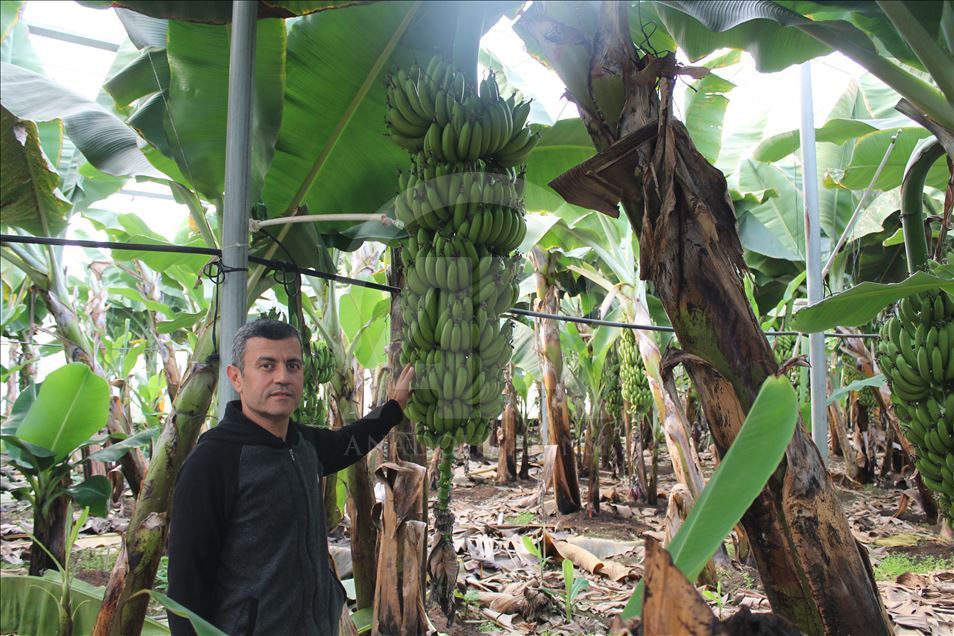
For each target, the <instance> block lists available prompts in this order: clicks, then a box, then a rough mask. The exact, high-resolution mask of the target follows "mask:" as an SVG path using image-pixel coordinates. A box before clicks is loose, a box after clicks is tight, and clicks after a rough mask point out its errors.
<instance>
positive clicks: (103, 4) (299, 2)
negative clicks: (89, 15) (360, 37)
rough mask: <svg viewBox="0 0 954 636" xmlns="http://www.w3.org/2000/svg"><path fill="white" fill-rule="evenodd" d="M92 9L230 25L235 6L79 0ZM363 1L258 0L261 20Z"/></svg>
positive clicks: (201, 0)
mask: <svg viewBox="0 0 954 636" xmlns="http://www.w3.org/2000/svg"><path fill="white" fill-rule="evenodd" d="M77 1H78V3H79V4H81V5H83V6H85V7H90V8H93V9H106V8H109V7H114V8H116V9H129V10H130V11H136V12H139V13H142V14H144V15H147V16H150V17H153V18H162V19H168V20H181V21H184V22H197V23H202V24H228V23H229V22H231V21H232V3H231V2H222V1H221V0H218V1H216V0H161V1H157V0H120V1H115V0H77ZM363 1H364V0H259V2H258V17H259V19H262V18H292V17H295V16H300V15H307V14H309V13H315V12H318V11H327V10H329V9H341V8H344V7H349V6H352V5H355V4H360V3H361V2H363Z"/></svg>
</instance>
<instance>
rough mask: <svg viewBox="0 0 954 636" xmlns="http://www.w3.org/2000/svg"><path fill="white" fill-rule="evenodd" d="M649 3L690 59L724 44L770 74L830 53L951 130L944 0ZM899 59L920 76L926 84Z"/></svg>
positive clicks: (952, 94) (953, 99)
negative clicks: (848, 60) (855, 65)
mask: <svg viewBox="0 0 954 636" xmlns="http://www.w3.org/2000/svg"><path fill="white" fill-rule="evenodd" d="M653 4H654V5H655V7H654V8H655V9H656V12H657V15H658V18H659V21H660V22H661V24H662V26H663V27H664V28H665V30H666V31H668V33H670V34H671V35H672V37H673V38H674V40H675V41H676V42H677V43H678V44H679V47H680V48H681V49H682V50H684V51H685V52H686V54H687V55H688V56H689V58H690V60H697V59H700V58H701V57H703V56H704V55H706V54H708V53H709V52H711V51H713V50H715V49H717V48H721V47H724V46H727V47H731V48H742V49H745V50H747V51H748V52H749V53H751V54H752V55H753V57H754V58H755V60H756V63H757V65H758V67H759V69H760V70H763V71H773V70H781V69H782V68H785V67H786V66H789V65H791V64H797V63H800V62H803V61H806V60H808V59H811V58H814V57H818V56H820V55H824V54H826V53H828V52H830V51H832V50H837V51H840V52H842V53H844V54H845V55H847V56H848V57H850V58H851V59H853V60H854V61H855V62H857V63H858V64H860V65H861V66H862V67H864V68H865V69H867V70H868V71H870V72H871V73H872V74H873V75H875V76H877V77H878V78H879V79H880V80H881V81H883V82H884V83H885V84H887V85H888V86H890V87H891V88H893V89H894V90H895V91H897V92H898V94H900V95H901V96H902V97H904V98H905V99H906V100H908V101H909V102H910V103H911V104H913V105H914V106H915V108H916V109H917V111H918V112H920V113H923V114H924V115H926V116H927V117H928V118H930V119H931V120H933V121H935V122H937V123H938V124H940V125H941V126H942V127H944V128H946V129H947V130H949V131H950V130H954V114H952V113H954V109H952V106H954V71H952V70H951V69H952V61H954V58H952V55H951V50H952V41H951V37H952V35H951V31H950V28H949V26H948V25H949V24H950V21H951V17H952V16H951V8H950V6H949V3H947V2H942V1H927V2H918V3H914V4H911V3H898V2H887V1H884V2H877V3H868V4H866V5H859V4H856V3H848V2H834V3H808V4H806V3H796V2H758V3H742V4H739V3H734V2H703V3H697V2H684V1H682V0H662V1H660V2H655V3H653ZM634 19H636V18H635V16H634ZM902 64H903V65H906V66H908V67H913V70H914V71H921V72H926V73H928V74H929V77H930V79H931V81H932V82H933V84H932V83H930V82H928V81H925V80H923V79H921V77H920V76H919V75H916V74H915V72H912V71H910V70H907V69H906V68H905V67H904V66H902ZM949 152H950V150H949Z"/></svg>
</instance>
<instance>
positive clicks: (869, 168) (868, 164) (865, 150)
mask: <svg viewBox="0 0 954 636" xmlns="http://www.w3.org/2000/svg"><path fill="white" fill-rule="evenodd" d="M897 130H898V129H891V130H879V131H877V132H873V133H871V134H869V135H865V136H864V137H861V138H860V139H859V140H858V143H857V145H856V146H855V151H854V154H853V156H852V159H851V163H850V164H849V165H848V167H847V168H845V171H844V174H843V175H840V176H838V175H834V177H833V178H832V179H831V183H829V181H828V180H827V179H826V183H825V185H826V186H828V187H831V185H836V186H838V187H841V188H848V189H851V190H862V189H864V188H867V187H868V184H869V183H871V179H872V177H874V174H875V170H877V168H878V164H880V163H881V160H882V159H883V158H884V154H885V151H886V150H887V149H888V144H889V143H890V141H891V137H892V136H893V135H894V134H895V132H896V131H897ZM900 130H901V136H900V137H899V138H898V140H897V142H895V147H894V150H893V151H892V152H891V156H890V157H888V161H887V163H885V166H884V169H883V171H882V172H881V175H880V176H879V177H878V179H877V181H875V183H874V186H873V187H874V189H875V190H881V191H887V190H891V189H893V188H897V187H898V186H900V185H901V180H902V179H903V178H904V171H905V168H906V166H907V163H908V159H909V158H910V157H911V154H912V153H913V152H914V149H915V147H916V146H917V145H918V142H919V141H920V140H921V139H925V138H928V137H931V136H932V135H931V133H930V132H928V131H927V130H925V129H924V128H919V127H913V126H910V127H906V128H901V129H900ZM948 177H949V173H948V171H947V162H946V161H938V162H936V163H935V164H934V166H933V167H932V168H931V170H930V171H929V172H928V175H927V178H926V179H925V185H928V186H931V187H932V188H937V189H938V190H943V189H944V188H945V184H946V183H947V179H948Z"/></svg>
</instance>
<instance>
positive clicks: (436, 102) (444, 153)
mask: <svg viewBox="0 0 954 636" xmlns="http://www.w3.org/2000/svg"><path fill="white" fill-rule="evenodd" d="M465 84H466V82H465V79H464V75H463V74H462V73H459V72H457V71H455V70H454V69H453V68H452V67H451V66H450V65H449V64H447V63H446V62H444V60H442V59H441V58H440V56H434V57H433V58H432V59H431V61H430V62H429V63H428V64H427V67H426V68H421V67H420V66H418V65H416V64H415V65H414V66H412V67H411V69H410V71H405V70H404V69H400V70H398V72H397V73H396V74H395V75H393V76H392V77H391V78H390V79H389V80H388V91H387V95H388V97H387V98H388V109H387V118H386V119H387V126H388V133H389V134H390V135H391V139H393V140H394V142H395V143H396V144H397V145H399V146H401V147H402V148H404V149H406V150H408V151H410V152H412V153H416V152H423V153H424V154H425V155H426V156H427V157H428V159H430V160H431V161H433V162H434V163H435V164H437V163H442V164H456V163H473V162H474V161H477V160H478V159H481V160H483V161H485V162H487V163H492V164H494V165H495V166H497V167H500V168H509V167H513V166H518V165H520V164H522V163H523V162H524V161H526V159H527V156H528V155H529V154H530V151H531V150H533V147H534V146H535V145H536V143H537V140H538V139H537V137H538V135H537V134H536V133H533V132H532V131H531V130H530V128H529V127H528V126H526V123H527V118H528V117H529V116H530V102H528V101H522V102H519V103H518V102H517V101H516V98H515V96H514V95H511V96H510V97H508V98H506V99H504V98H502V97H501V95H500V91H499V89H498V87H497V81H496V79H495V78H494V76H493V74H491V75H490V76H489V77H488V78H486V79H484V80H482V81H481V82H480V91H479V93H478V92H477V91H474V90H472V89H470V88H469V87H467V86H465Z"/></svg>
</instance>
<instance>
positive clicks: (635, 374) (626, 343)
mask: <svg viewBox="0 0 954 636" xmlns="http://www.w3.org/2000/svg"><path fill="white" fill-rule="evenodd" d="M619 361H620V370H619V373H620V378H621V379H622V382H623V386H622V392H621V395H622V398H623V399H624V400H626V401H627V402H629V408H630V412H631V413H632V414H633V415H634V416H638V415H648V414H649V413H651V412H652V409H653V396H652V393H650V391H649V382H648V381H647V380H646V371H645V369H644V368H643V359H642V358H641V357H640V355H639V351H638V350H637V349H636V334H634V333H633V332H632V331H631V330H629V329H624V330H623V333H622V334H621V335H620V339H619Z"/></svg>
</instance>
